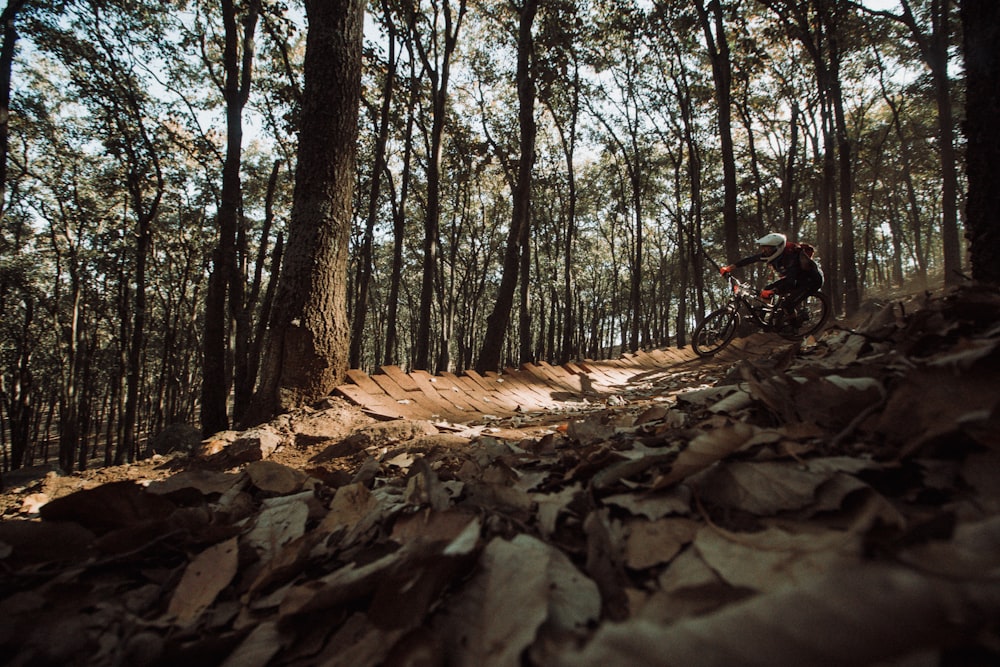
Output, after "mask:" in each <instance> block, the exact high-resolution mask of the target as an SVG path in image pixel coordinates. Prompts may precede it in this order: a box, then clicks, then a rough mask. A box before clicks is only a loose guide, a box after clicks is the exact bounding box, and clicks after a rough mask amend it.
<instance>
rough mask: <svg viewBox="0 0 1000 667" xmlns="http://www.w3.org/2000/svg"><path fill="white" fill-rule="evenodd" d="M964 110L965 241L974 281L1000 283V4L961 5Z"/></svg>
mask: <svg viewBox="0 0 1000 667" xmlns="http://www.w3.org/2000/svg"><path fill="white" fill-rule="evenodd" d="M961 17H962V28H963V30H964V49H965V76H966V109H965V117H966V120H965V136H966V138H967V139H968V147H967V148H966V161H967V166H966V172H967V174H968V179H969V193H968V198H967V200H966V226H967V229H966V237H967V238H968V240H969V250H970V257H971V264H972V277H973V278H974V279H976V280H979V281H982V282H985V283H990V284H993V285H997V284H1000V217H998V211H1000V128H998V126H997V118H998V117H1000V53H998V52H997V44H998V43H1000V3H997V2H996V0H962V5H961Z"/></svg>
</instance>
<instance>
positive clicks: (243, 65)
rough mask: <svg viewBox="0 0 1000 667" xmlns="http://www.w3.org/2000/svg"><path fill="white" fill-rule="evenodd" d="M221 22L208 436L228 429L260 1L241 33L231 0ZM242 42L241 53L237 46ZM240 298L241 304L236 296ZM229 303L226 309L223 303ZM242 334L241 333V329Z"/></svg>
mask: <svg viewBox="0 0 1000 667" xmlns="http://www.w3.org/2000/svg"><path fill="white" fill-rule="evenodd" d="M221 2H222V17H223V22H224V24H225V48H224V51H223V66H224V68H225V73H226V77H225V83H224V88H223V91H222V92H223V97H224V98H225V101H226V156H225V162H224V164H223V167H222V194H221V197H220V202H219V212H218V216H217V221H218V229H219V241H218V245H217V247H216V249H215V252H214V253H213V255H212V273H211V275H210V277H209V287H208V294H207V295H206V299H205V339H204V361H203V367H202V395H201V427H202V432H203V433H204V434H205V435H206V436H207V435H211V434H212V433H215V432H217V431H223V430H225V429H227V428H229V409H228V399H229V388H230V385H231V375H230V373H231V367H230V365H229V363H228V357H229V328H230V327H229V321H228V320H229V317H231V316H232V314H233V313H235V312H236V310H237V308H239V307H242V305H243V303H242V289H240V290H239V292H240V293H239V294H233V293H232V289H233V287H234V284H235V281H237V280H240V276H239V271H238V270H237V262H236V259H237V255H236V235H237V231H238V228H239V216H240V215H241V213H242V209H243V195H242V192H241V188H242V186H241V183H240V167H241V164H242V151H243V108H244V106H246V103H247V100H248V99H249V96H250V84H251V81H252V69H251V67H252V64H253V58H254V32H255V30H256V27H257V19H258V15H259V12H260V0H250V2H249V4H248V5H247V8H246V12H247V13H246V15H245V16H244V17H243V36H242V39H241V38H240V34H239V27H238V25H237V16H236V12H237V9H236V6H235V1H234V0H221ZM241 46H242V55H241V54H240V47H241ZM237 298H239V303H236V301H235V299H237ZM227 303H229V304H230V306H229V309H228V310H227V308H226V304H227ZM241 333H243V332H241Z"/></svg>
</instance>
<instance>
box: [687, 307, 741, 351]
mask: <svg viewBox="0 0 1000 667" xmlns="http://www.w3.org/2000/svg"><path fill="white" fill-rule="evenodd" d="M739 327H740V314H739V313H738V312H736V311H734V310H730V309H729V308H720V309H719V310H715V311H712V312H711V313H709V314H708V315H706V316H705V319H703V320H702V321H701V323H700V324H699V325H698V326H697V327H695V329H694V335H693V337H692V339H691V349H693V350H694V353H695V354H697V355H698V356H699V357H710V356H712V355H713V354H715V353H717V352H718V351H719V350H721V349H722V348H724V347H725V346H727V345H729V343H731V342H732V340H733V338H734V337H735V336H736V331H737V329H739Z"/></svg>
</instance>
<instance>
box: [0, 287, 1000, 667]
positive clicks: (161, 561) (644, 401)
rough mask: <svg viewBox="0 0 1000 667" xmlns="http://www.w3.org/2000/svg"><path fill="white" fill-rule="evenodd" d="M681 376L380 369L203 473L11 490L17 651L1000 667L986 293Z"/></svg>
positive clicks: (9, 592)
mask: <svg viewBox="0 0 1000 667" xmlns="http://www.w3.org/2000/svg"><path fill="white" fill-rule="evenodd" d="M688 354H690V353H688V352H687V351H683V350H669V351H666V350H661V351H647V352H644V353H642V354H640V355H635V356H633V357H631V358H628V357H626V358H622V359H619V360H615V361H613V362H583V363H581V364H575V365H570V366H569V367H566V368H553V367H545V366H544V365H538V366H537V367H534V368H524V369H518V370H517V371H511V372H510V373H508V374H506V375H508V377H507V378H505V379H504V382H503V383H500V382H499V378H495V379H492V380H493V382H494V385H501V386H500V387H497V386H494V385H490V384H489V382H490V381H491V378H488V377H485V378H475V377H472V378H464V379H463V378H454V377H448V376H443V377H442V378H441V379H428V378H414V377H412V374H411V375H410V376H407V377H408V379H404V377H403V375H404V374H402V373H401V371H400V372H397V371H398V369H389V370H388V371H384V372H382V373H381V374H379V373H376V374H375V375H374V376H371V377H368V376H365V377H364V378H362V376H360V375H356V381H355V382H352V383H351V385H348V388H347V389H346V390H345V389H343V388H341V392H340V393H341V394H343V395H344V396H350V395H352V394H353V398H352V400H353V401H355V403H352V402H350V401H348V400H347V399H346V398H340V397H331V398H330V399H329V400H328V401H325V402H324V403H323V404H321V405H316V406H311V407H310V408H308V409H302V410H299V411H297V412H295V413H294V414H289V415H284V416H282V417H281V418H280V419H278V420H275V421H274V422H272V423H271V424H267V425H264V426H262V427H260V428H257V429H253V430H251V431H246V432H242V433H223V434H218V435H217V436H216V437H214V438H210V439H209V440H207V441H204V442H201V441H196V443H195V444H194V446H193V450H192V451H191V452H187V451H179V452H177V451H175V452H173V453H168V454H165V455H156V456H153V457H151V458H149V459H145V460H143V461H141V462H138V463H136V464H134V465H131V466H119V467H116V468H111V469H97V470H92V471H87V472H85V473H80V474H75V475H70V476H65V475H59V474H58V473H55V472H50V473H48V474H45V475H43V476H41V477H34V478H33V477H31V476H27V475H26V476H22V477H17V476H8V478H7V481H8V487H9V488H8V490H7V491H5V492H4V494H3V495H2V502H3V504H2V505H0V510H2V513H3V520H2V521H0V618H3V619H4V622H3V623H2V624H0V655H4V656H9V657H5V659H6V660H7V662H8V664H12V665H36V664H41V665H47V664H53V665H55V664H59V665H109V664H128V665H176V664H212V665H215V664H223V665H240V666H244V665H248V666H251V667H253V666H257V665H260V666H263V665H470V666H471V665H477V666H479V665H497V666H500V665H511V666H520V665H530V666H534V665H538V666H541V665H545V666H546V667H548V666H549V665H557V666H558V665H566V666H567V667H568V666H570V665H573V666H574V667H575V666H578V665H594V666H595V667H596V666H598V665H600V666H606V665H630V666H638V667H642V666H649V667H652V666H653V665H662V664H682V665H735V664H760V665H805V664H830V665H861V664H880V665H913V664H935V665H978V664H997V663H998V661H1000V623H998V619H1000V435H998V434H1000V392H998V391H997V387H998V386H1000V293H998V292H997V290H996V289H989V288H981V287H965V288H962V289H959V290H955V291H951V292H948V293H944V294H933V295H932V294H927V295H919V296H917V297H914V298H910V299H906V300H898V301H893V302H888V303H886V304H885V306H884V308H880V309H873V310H872V311H870V316H869V317H868V318H867V320H866V321H864V322H858V323H853V324H851V325H847V324H845V323H840V324H839V325H835V326H833V327H831V328H830V329H829V330H828V331H827V332H825V333H824V334H823V335H822V336H820V337H819V338H818V339H816V340H807V341H803V342H802V343H801V344H789V343H788V342H787V341H783V340H781V339H778V338H769V337H752V338H749V339H745V340H743V341H741V346H740V347H737V348H733V350H731V351H729V352H727V353H726V355H724V356H720V357H718V358H716V359H712V360H708V361H704V360H698V359H694V358H693V357H687V356H686V355H688ZM380 376H385V377H380ZM501 377H503V375H501ZM470 379H471V380H473V381H474V383H473V384H470V383H469V382H468V380H470ZM390 380H391V382H392V384H390V382H389V381H390ZM424 380H427V381H426V382H424ZM368 383H370V384H368ZM484 383H485V384H484ZM375 387H378V389H377V390H376V389H375ZM380 393H381V395H380ZM366 396H367V397H368V398H366ZM404 411H405V412H406V413H407V414H404ZM388 417H393V418H391V419H388ZM176 435H178V436H180V435H183V434H181V433H179V434H176ZM183 441H184V440H183V438H182V437H178V438H176V439H175V440H173V441H171V440H169V439H162V438H161V439H158V440H157V442H156V446H157V447H158V448H160V449H163V450H166V449H169V448H170V446H173V445H171V444H170V443H171V442H173V443H174V445H176V444H177V443H181V442H183Z"/></svg>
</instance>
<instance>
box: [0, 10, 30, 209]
mask: <svg viewBox="0 0 1000 667" xmlns="http://www.w3.org/2000/svg"><path fill="white" fill-rule="evenodd" d="M25 2H26V0H10V1H9V2H8V3H7V6H6V7H5V8H4V10H3V13H2V14H0V23H2V29H3V44H2V45H0V220H3V215H4V208H3V207H4V206H6V204H7V150H8V146H9V143H8V142H9V140H10V129H9V128H10V76H11V68H12V67H13V64H14V51H15V47H16V45H17V31H16V29H15V28H14V20H15V19H16V18H17V13H18V12H19V11H21V8H22V7H24V3H25Z"/></svg>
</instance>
